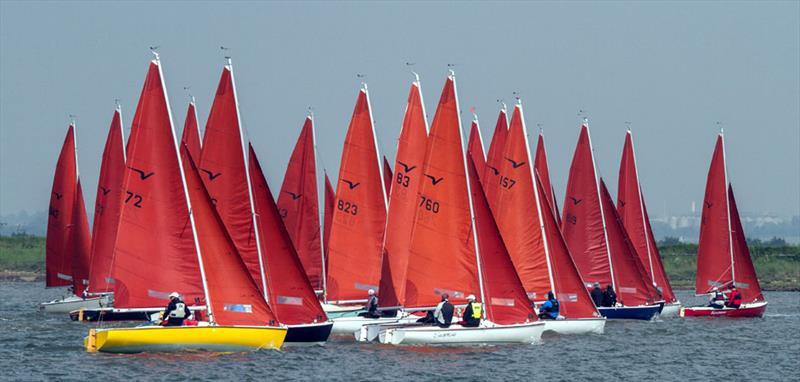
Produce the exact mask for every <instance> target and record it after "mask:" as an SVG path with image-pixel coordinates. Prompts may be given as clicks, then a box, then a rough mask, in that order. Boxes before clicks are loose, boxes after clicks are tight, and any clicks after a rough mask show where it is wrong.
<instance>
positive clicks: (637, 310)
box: [597, 304, 664, 321]
mask: <svg viewBox="0 0 800 382" xmlns="http://www.w3.org/2000/svg"><path fill="white" fill-rule="evenodd" d="M663 308H664V304H654V305H640V306H620V307H611V308H606V307H598V308H597V310H598V311H600V314H601V315H603V317H605V318H608V319H609V320H645V321H649V320H652V319H653V317H655V316H656V315H657V314H659V313H661V309H663Z"/></svg>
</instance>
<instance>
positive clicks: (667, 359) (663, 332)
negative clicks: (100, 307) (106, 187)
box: [0, 283, 800, 381]
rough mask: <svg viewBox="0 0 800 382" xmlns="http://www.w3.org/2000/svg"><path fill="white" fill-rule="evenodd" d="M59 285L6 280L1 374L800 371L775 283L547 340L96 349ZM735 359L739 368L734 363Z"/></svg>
mask: <svg viewBox="0 0 800 382" xmlns="http://www.w3.org/2000/svg"><path fill="white" fill-rule="evenodd" d="M58 295H59V291H57V290H45V289H44V288H43V284H41V283H0V297H1V298H0V300H1V301H0V328H2V330H0V345H1V346H0V365H2V367H0V370H2V372H0V373H2V374H0V379H13V380H44V379H49V380H92V381H108V380H121V379H126V378H131V379H133V378H144V379H140V380H154V379H159V380H162V379H170V380H182V379H183V378H192V379H197V380H205V379H207V380H211V379H214V380H229V379H242V380H286V379H300V380H329V381H362V380H372V381H376V380H387V381H388V380H397V379H403V380H433V379H437V380H442V379H449V380H453V378H458V379H460V380H461V379H463V380H494V381H505V380H518V379H525V380H545V379H547V380H550V381H573V380H590V379H591V380H644V379H648V380H650V379H653V380H709V379H718V380H726V381H734V380H741V381H745V380H746V381H760V380H770V381H771V380H795V381H797V380H800V293H797V292H767V293H766V297H767V300H768V301H769V306H768V308H767V314H766V317H764V318H763V319H699V318H694V319H680V318H671V319H662V320H658V321H655V322H621V321H614V322H609V323H607V325H606V333H605V334H603V335H587V336H573V337H567V336H549V337H548V336H546V337H545V338H544V339H543V341H542V343H540V344H537V345H515V346H485V347H459V348H451V347H410V346H407V347H393V346H387V345H378V344H357V343H355V342H353V341H351V340H349V339H338V340H333V341H331V342H329V343H327V344H326V345H325V346H313V347H301V348H285V349H284V350H281V351H260V352H255V353H245V354H226V355H221V354H212V353H186V354H137V355H112V354H90V353H86V352H84V350H83V337H84V336H85V335H86V333H87V331H88V329H89V328H90V326H89V324H84V323H77V322H71V321H69V317H67V316H66V315H52V314H44V313H40V312H38V311H37V304H38V303H39V302H41V301H45V300H50V299H53V298H55V297H58ZM679 296H680V297H681V300H682V301H688V302H690V303H692V302H693V303H700V302H701V301H702V300H700V299H696V298H693V297H691V294H690V292H683V293H679ZM733 365H738V369H739V370H738V371H731V372H728V371H726V370H727V369H728V368H730V367H733ZM548 376H549V377H548Z"/></svg>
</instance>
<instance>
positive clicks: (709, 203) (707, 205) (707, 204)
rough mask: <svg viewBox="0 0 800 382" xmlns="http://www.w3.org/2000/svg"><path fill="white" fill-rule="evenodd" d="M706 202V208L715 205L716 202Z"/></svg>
mask: <svg viewBox="0 0 800 382" xmlns="http://www.w3.org/2000/svg"><path fill="white" fill-rule="evenodd" d="M704 203H705V204H706V208H711V206H713V205H714V203H711V202H704Z"/></svg>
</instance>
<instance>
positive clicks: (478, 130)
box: [472, 112, 486, 162]
mask: <svg viewBox="0 0 800 382" xmlns="http://www.w3.org/2000/svg"><path fill="white" fill-rule="evenodd" d="M472 123H474V124H475V132H476V134H478V142H480V144H481V156H483V160H484V162H485V161H486V152H484V151H483V135H482V134H481V124H480V122H478V114H475V113H474V112H473V113H472Z"/></svg>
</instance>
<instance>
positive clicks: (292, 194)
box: [284, 191, 303, 200]
mask: <svg viewBox="0 0 800 382" xmlns="http://www.w3.org/2000/svg"><path fill="white" fill-rule="evenodd" d="M284 192H285V193H287V194H289V195H291V196H292V200H297V199H300V197H301V196H303V194H295V193H294V192H291V191H284Z"/></svg>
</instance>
